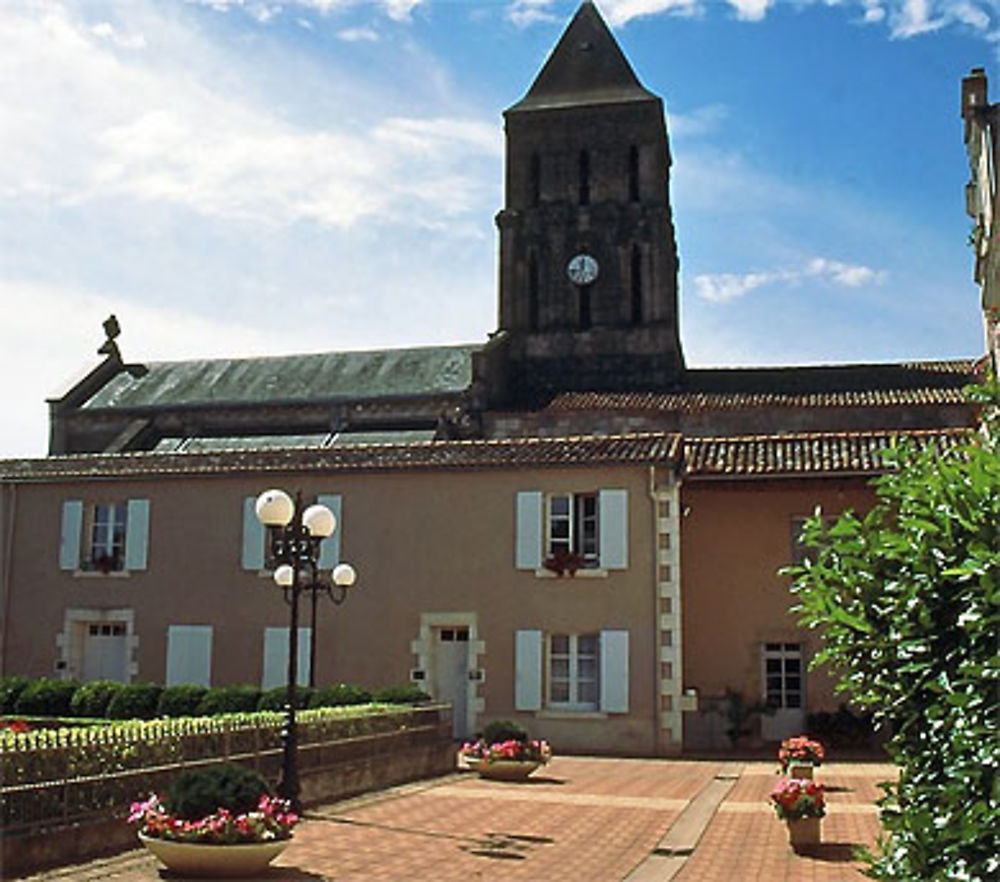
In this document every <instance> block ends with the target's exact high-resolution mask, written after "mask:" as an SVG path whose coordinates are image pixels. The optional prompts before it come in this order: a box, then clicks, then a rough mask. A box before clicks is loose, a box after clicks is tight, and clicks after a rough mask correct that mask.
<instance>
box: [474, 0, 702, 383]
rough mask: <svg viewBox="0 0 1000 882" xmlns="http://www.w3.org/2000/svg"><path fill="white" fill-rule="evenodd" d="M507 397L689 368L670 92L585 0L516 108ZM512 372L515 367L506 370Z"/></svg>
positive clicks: (500, 341) (507, 219) (502, 325)
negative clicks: (637, 65)
mask: <svg viewBox="0 0 1000 882" xmlns="http://www.w3.org/2000/svg"><path fill="white" fill-rule="evenodd" d="M504 117H505V122H506V133H507V156H506V187H505V199H504V203H505V204H504V207H503V209H502V210H501V211H500V212H499V214H498V215H497V219H496V221H497V226H498V228H499V232H500V296H499V329H498V333H497V334H496V335H494V341H493V343H492V344H491V345H490V346H489V347H487V349H488V350H492V352H488V353H484V354H485V355H487V357H488V358H489V360H490V362H495V361H496V360H497V359H499V361H501V362H502V367H501V365H499V364H497V365H496V368H500V370H496V369H490V370H489V374H491V377H490V382H488V383H487V386H488V387H490V394H489V397H490V398H491V399H493V400H494V401H497V400H498V399H499V400H506V401H507V402H510V403H513V402H517V401H528V400H538V399H540V398H545V397H546V396H549V395H551V394H553V393H556V392H560V391H568V390H578V391H579V390H594V391H627V390H653V389H665V388H670V387H672V386H675V385H676V384H677V383H678V382H679V381H680V379H681V375H682V373H683V370H684V358H683V355H682V353H681V346H680V339H679V336H678V322H677V318H678V317H677V245H676V241H675V238H674V226H673V219H672V215H671V210H670V201H669V184H670V178H669V172H670V148H669V145H668V141H667V129H666V123H665V120H664V110H663V102H662V101H661V100H660V98H658V97H657V96H656V95H654V94H652V93H651V92H649V91H647V90H646V89H645V88H644V87H643V86H642V85H641V84H640V83H639V81H638V79H637V78H636V75H635V73H634V72H633V70H632V68H631V66H630V65H629V63H628V61H627V60H626V58H625V56H624V55H623V53H622V51H621V49H620V48H619V46H618V44H617V42H616V41H615V38H614V37H613V36H612V34H611V32H610V31H609V30H608V27H607V25H606V24H605V22H604V20H603V19H602V18H601V15H600V13H599V12H598V11H597V9H596V7H595V6H594V4H593V3H589V2H588V3H584V4H583V5H582V6H581V7H580V8H579V9H578V10H577V12H576V15H575V16H574V17H573V20H572V21H571V22H570V24H569V26H568V27H567V29H566V31H565V32H564V33H563V35H562V37H561V39H560V40H559V42H558V44H557V45H556V47H555V49H554V50H553V51H552V53H551V55H550V56H549V58H548V60H547V61H546V63H545V66H544V67H543V68H542V70H541V72H540V73H539V74H538V77H537V78H536V79H535V82H534V83H533V84H532V86H531V88H530V89H529V90H528V92H527V94H526V95H525V96H524V98H522V99H521V100H520V101H519V102H517V103H516V104H515V105H513V106H512V107H510V108H508V110H507V111H506V112H505V114H504ZM501 377H502V379H501Z"/></svg>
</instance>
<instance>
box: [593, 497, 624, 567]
mask: <svg viewBox="0 0 1000 882" xmlns="http://www.w3.org/2000/svg"><path fill="white" fill-rule="evenodd" d="M597 518H598V527H597V529H598V532H599V534H600V544H601V551H600V554H601V560H600V565H601V567H602V568H603V569H606V570H624V569H626V568H627V567H628V490H602V491H601V492H600V494H599V495H598V515H597Z"/></svg>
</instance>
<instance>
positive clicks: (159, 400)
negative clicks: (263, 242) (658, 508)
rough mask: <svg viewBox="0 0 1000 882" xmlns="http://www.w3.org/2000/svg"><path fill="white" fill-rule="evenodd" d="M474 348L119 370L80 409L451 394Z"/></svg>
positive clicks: (462, 382) (467, 374) (464, 376)
mask: <svg viewBox="0 0 1000 882" xmlns="http://www.w3.org/2000/svg"><path fill="white" fill-rule="evenodd" d="M477 349H479V347H478V346H471V345H469V346H437V347H426V348H421V349H381V350H374V351H370V352H327V353H317V354H310V355H287V356H279V357H272V358H226V359H208V360H203V361H170V362H153V363H150V364H148V365H147V367H148V368H149V370H148V372H147V373H146V374H145V375H144V376H142V377H133V376H131V375H130V374H128V373H125V372H123V373H121V374H119V375H118V376H116V377H114V378H113V379H112V380H110V381H109V382H108V383H106V384H105V385H104V386H103V387H102V388H101V389H100V390H99V391H98V392H97V393H95V394H94V395H93V396H91V398H90V399H88V400H87V402H86V403H85V404H84V405H83V408H84V409H85V410H92V409H96V408H166V407H177V406H179V405H184V406H191V405H209V404H214V405H222V404H242V405H247V404H266V403H268V402H273V403H277V402H303V403H306V402H311V401H331V400H338V399H342V400H344V401H357V400H363V399H371V398H397V397H409V396H426V395H441V394H448V393H457V392H461V391H462V390H463V389H466V388H467V387H468V385H469V383H470V382H471V381H472V353H473V352H475V351H476V350H477Z"/></svg>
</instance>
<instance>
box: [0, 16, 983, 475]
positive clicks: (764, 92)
mask: <svg viewBox="0 0 1000 882" xmlns="http://www.w3.org/2000/svg"><path fill="white" fill-rule="evenodd" d="M577 5H578V4H577V3H576V2H560V0H551V2H550V0H367V2H362V0H280V2H279V0H273V2H272V0H3V3H2V4H0V45H2V46H3V47H4V52H3V53H2V55H0V131H2V132H3V137H2V138H0V303H2V307H3V322H2V323H0V376H3V377H4V381H3V401H4V404H5V412H6V414H7V416H6V417H5V420H4V424H3V426H2V428H0V457H5V456H6V457H9V456H28V455H42V454H44V452H45V449H46V443H47V441H46V437H47V435H46V432H47V429H46V407H45V403H44V399H45V398H46V397H47V396H50V395H52V394H54V393H56V392H58V391H59V390H61V389H63V388H65V387H66V385H67V382H68V381H69V380H71V379H72V378H73V376H74V375H76V374H79V373H80V372H82V371H85V370H87V369H89V368H90V367H92V366H93V365H95V364H96V363H97V361H98V356H97V355H96V352H95V350H96V348H97V347H98V346H99V345H100V343H101V341H102V332H101V322H102V321H103V319H104V318H105V317H106V316H107V315H108V314H109V313H111V312H114V313H116V314H117V316H118V318H119V320H120V322H121V325H122V328H123V333H122V336H121V337H120V339H119V343H120V345H121V348H122V351H123V353H124V355H125V357H126V359H128V360H136V361H142V360H163V359H173V358H192V357H212V356H220V357H228V356H237V355H259V354H278V353H284V352H296V351H323V350H335V349H369V348H380V347H396V346H419V345H430V344H437V343H464V342H475V341H480V340H485V338H486V335H487V334H488V333H489V332H490V331H491V330H493V329H494V327H495V315H496V307H495V277H496V247H497V246H496V235H495V229H494V226H493V216H494V214H495V212H496V211H497V210H498V209H499V208H500V206H501V198H502V184H503V178H502V176H503V167H502V158H503V133H502V118H501V112H502V110H503V109H504V108H505V107H507V106H509V105H511V104H513V103H514V102H515V101H516V100H517V99H518V98H520V97H521V95H523V93H524V92H525V90H526V89H527V87H528V86H529V85H530V83H531V80H532V79H533V77H534V75H535V74H536V73H537V71H538V69H539V68H540V66H541V64H542V63H543V61H544V59H545V57H546V55H547V54H548V52H549V50H550V49H551V48H552V46H553V45H554V44H555V41H556V40H557V39H558V36H559V34H560V33H561V31H562V29H563V27H564V26H565V24H566V23H567V21H568V20H569V18H570V16H571V15H572V13H573V11H574V10H575V9H576V7H577ZM598 6H599V7H600V8H601V10H602V12H603V13H604V15H605V18H606V19H607V20H608V22H609V23H610V24H611V25H612V27H613V29H614V31H615V33H616V35H617V37H618V39H619V41H620V43H621V45H622V47H623V48H624V50H625V52H626V54H627V56H628V57H629V59H630V60H631V62H632V64H633V66H634V67H635V69H636V71H637V73H638V75H639V77H640V79H641V80H642V81H643V83H644V84H645V85H646V86H647V87H648V88H649V89H651V90H652V91H654V92H656V93H658V94H660V95H661V96H663V98H664V100H665V102H666V106H667V114H668V126H669V131H670V137H671V146H672V150H673V156H674V166H673V176H672V195H673V205H674V219H675V224H676V227H677V231H678V239H679V247H680V257H681V311H682V341H683V345H684V348H685V353H686V356H687V360H688V363H689V364H690V365H695V366H704V365H740V364H793V363H821V362H827V363H830V362H845V361H888V360H901V359H931V358H950V357H968V356H976V355H978V354H979V353H980V352H981V351H982V348H983V346H982V334H981V328H980V319H979V316H978V313H977V293H976V290H975V287H974V285H973V283H972V278H971V273H972V271H971V259H972V256H971V251H970V249H969V248H968V247H967V245H966V238H967V236H968V233H969V229H970V220H969V219H968V218H967V217H966V216H965V214H964V208H963V188H964V185H965V182H966V180H967V178H968V165H967V161H966V158H965V153H964V149H963V144H962V127H961V122H960V119H959V86H960V81H961V78H962V76H963V75H965V74H966V73H968V71H969V69H970V68H972V67H974V66H983V67H985V68H986V70H987V73H988V74H989V75H990V77H991V79H993V78H994V74H995V71H996V55H997V48H996V46H997V40H998V37H1000V4H998V3H997V2H996V0H993V2H976V0H888V2H880V0H864V2H839V3H838V2H832V0H827V2H824V3H813V2H809V0H796V2H783V0H776V2H769V0H728V2H707V3H706V2H699V0H603V2H599V3H598Z"/></svg>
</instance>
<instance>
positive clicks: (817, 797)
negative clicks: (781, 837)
mask: <svg viewBox="0 0 1000 882" xmlns="http://www.w3.org/2000/svg"><path fill="white" fill-rule="evenodd" d="M771 804H772V805H773V806H774V811H775V813H776V814H777V815H778V817H779V818H781V819H782V820H783V821H784V822H785V824H786V826H787V827H788V841H789V843H790V844H791V846H792V848H793V849H795V850H796V851H800V850H802V849H804V848H808V847H809V846H813V845H817V844H818V843H819V842H820V838H821V835H820V822H821V820H822V818H823V816H824V815H825V814H826V796H825V793H824V790H823V785H822V784H817V783H816V782H815V781H810V780H807V779H801V778H782V779H781V780H780V781H779V782H778V785H777V787H775V788H774V790H773V791H771Z"/></svg>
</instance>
